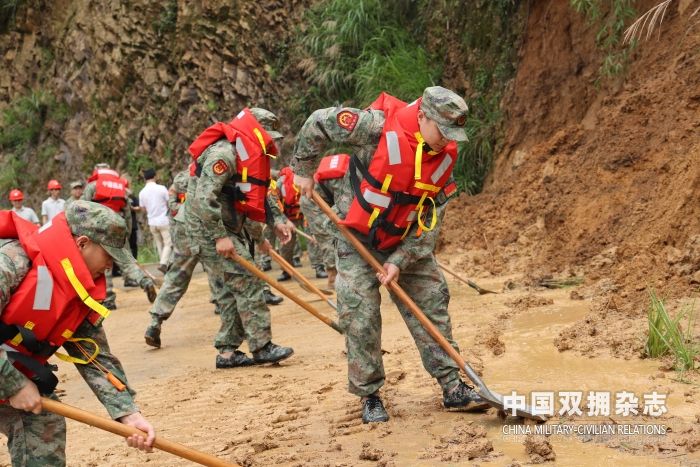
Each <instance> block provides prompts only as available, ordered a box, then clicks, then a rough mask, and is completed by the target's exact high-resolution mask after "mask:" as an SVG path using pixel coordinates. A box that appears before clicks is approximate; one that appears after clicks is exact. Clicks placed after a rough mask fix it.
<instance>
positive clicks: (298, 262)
mask: <svg viewBox="0 0 700 467" xmlns="http://www.w3.org/2000/svg"><path fill="white" fill-rule="evenodd" d="M292 266H294V267H295V268H300V267H301V258H299V257H298V256H295V257H294V258H292Z"/></svg>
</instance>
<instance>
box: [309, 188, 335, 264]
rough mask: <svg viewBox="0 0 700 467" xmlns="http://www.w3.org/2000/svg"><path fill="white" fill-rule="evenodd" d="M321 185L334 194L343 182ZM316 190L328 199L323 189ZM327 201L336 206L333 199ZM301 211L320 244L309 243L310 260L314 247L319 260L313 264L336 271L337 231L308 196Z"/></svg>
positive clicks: (312, 262)
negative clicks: (335, 240) (334, 243)
mask: <svg viewBox="0 0 700 467" xmlns="http://www.w3.org/2000/svg"><path fill="white" fill-rule="evenodd" d="M321 183H323V185H324V186H327V187H329V190H330V192H331V193H333V192H335V191H336V190H337V189H338V187H339V186H340V184H341V180H340V179H336V180H324V181H323V182H321ZM315 189H316V191H317V192H318V193H319V194H320V195H321V196H323V197H324V198H326V194H325V192H324V191H323V189H321V188H319V187H318V185H317V186H316V187H315ZM326 201H327V202H328V204H330V205H331V206H332V205H333V204H334V202H333V200H332V199H326ZM301 210H302V211H304V218H306V220H307V222H308V223H309V229H308V230H309V233H310V234H311V235H313V236H314V237H315V238H316V242H318V244H317V245H313V244H312V243H311V242H309V258H311V256H312V249H311V248H312V246H313V248H314V250H315V252H314V253H313V254H314V256H316V258H317V259H316V261H317V262H314V260H311V264H312V265H313V264H322V265H323V266H324V267H325V269H326V271H329V270H333V269H335V247H334V245H333V242H334V238H335V236H336V234H337V229H336V228H335V226H334V225H333V223H332V222H331V221H330V219H328V217H327V216H326V215H325V214H324V213H323V211H321V209H320V208H319V207H318V206H317V205H316V203H314V202H313V201H312V200H310V199H309V198H307V197H306V196H302V197H301Z"/></svg>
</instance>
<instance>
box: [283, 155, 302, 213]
mask: <svg viewBox="0 0 700 467" xmlns="http://www.w3.org/2000/svg"><path fill="white" fill-rule="evenodd" d="M277 189H278V190H279V195H280V200H282V208H283V211H284V215H285V216H287V218H288V219H291V220H299V219H301V218H302V217H304V216H303V214H302V213H301V206H300V205H299V200H300V199H301V191H299V188H298V187H297V186H296V185H295V184H294V172H293V171H292V168H291V167H285V168H283V169H282V170H280V175H279V177H277Z"/></svg>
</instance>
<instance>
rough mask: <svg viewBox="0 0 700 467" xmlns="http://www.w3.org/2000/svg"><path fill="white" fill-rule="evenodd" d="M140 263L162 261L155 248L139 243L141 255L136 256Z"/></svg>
mask: <svg viewBox="0 0 700 467" xmlns="http://www.w3.org/2000/svg"><path fill="white" fill-rule="evenodd" d="M136 260H137V261H138V262H139V264H149V263H157V262H158V261H160V258H159V256H158V252H157V251H156V250H155V248H153V247H150V246H148V245H139V257H138V258H136Z"/></svg>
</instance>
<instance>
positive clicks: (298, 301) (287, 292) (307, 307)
mask: <svg viewBox="0 0 700 467" xmlns="http://www.w3.org/2000/svg"><path fill="white" fill-rule="evenodd" d="M270 253H272V249H270ZM231 259H232V260H234V261H235V262H237V263H238V264H240V265H241V266H243V267H244V268H246V269H247V270H248V272H250V273H251V274H252V275H254V276H255V277H257V278H258V279H260V280H263V281H265V282H267V283H268V284H270V285H271V286H272V287H274V288H275V289H277V290H279V291H280V293H282V294H283V295H285V296H286V297H289V298H290V299H291V300H292V301H293V302H294V303H296V304H297V305H299V306H300V307H302V308H303V309H305V310H306V311H308V312H309V313H311V314H312V315H314V316H315V317H316V318H318V319H320V320H321V321H323V322H324V323H326V324H327V325H328V326H330V327H332V328H333V330H335V331H337V332H338V334H342V333H343V331H342V330H341V329H340V327H339V326H338V324H337V323H336V322H335V321H333V320H332V319H330V318H329V317H327V316H324V315H322V314H321V313H319V311H318V310H316V308H314V307H312V306H311V305H309V304H308V303H307V302H305V301H304V300H302V299H301V298H299V297H297V296H296V294H294V293H293V292H291V291H290V290H289V289H288V288H286V287H285V286H283V285H282V284H280V283H279V282H277V281H276V280H274V279H272V278H271V277H268V276H267V275H266V274H265V273H264V272H262V271H261V270H260V269H258V268H256V267H255V265H253V264H252V263H251V262H250V261H248V260H246V259H245V258H243V257H241V256H240V255H237V254H235V253H234V254H233V255H232V256H231Z"/></svg>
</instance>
